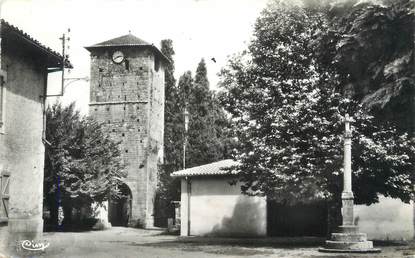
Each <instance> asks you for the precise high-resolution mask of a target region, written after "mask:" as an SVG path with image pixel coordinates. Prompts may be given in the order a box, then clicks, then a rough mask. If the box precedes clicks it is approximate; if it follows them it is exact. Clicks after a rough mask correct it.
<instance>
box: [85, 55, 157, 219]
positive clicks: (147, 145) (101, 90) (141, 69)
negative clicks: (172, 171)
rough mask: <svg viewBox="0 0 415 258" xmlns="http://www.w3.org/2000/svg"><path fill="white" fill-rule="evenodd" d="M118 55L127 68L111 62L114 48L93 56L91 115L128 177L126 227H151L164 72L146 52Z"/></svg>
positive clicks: (122, 64)
mask: <svg viewBox="0 0 415 258" xmlns="http://www.w3.org/2000/svg"><path fill="white" fill-rule="evenodd" d="M117 50H121V51H123V52H124V55H125V58H126V60H127V62H123V63H121V64H115V63H114V62H112V60H111V55H112V53H113V51H115V49H114V48H112V49H111V48H107V49H102V50H97V51H93V53H92V54H91V94H90V101H91V103H90V109H89V114H90V116H91V117H93V118H94V119H95V120H97V121H98V122H101V123H103V124H104V127H105V130H107V132H108V133H110V135H111V137H112V138H113V139H114V140H115V141H119V142H121V153H122V159H123V162H124V163H125V165H126V169H127V172H128V176H127V180H126V183H127V185H128V186H129V188H130V190H131V192H132V197H133V200H132V221H131V222H130V224H136V223H137V222H139V223H140V224H142V225H144V224H145V225H147V224H149V226H153V225H152V220H151V218H149V216H151V215H152V214H153V211H152V209H153V208H152V207H153V201H154V200H153V199H154V194H155V190H156V186H157V159H154V158H153V156H154V154H152V151H151V149H152V148H153V146H154V143H156V146H158V149H160V148H161V146H162V145H163V137H162V132H163V130H164V127H163V124H164V118H163V113H164V72H162V69H159V71H158V72H156V71H155V67H154V53H153V52H152V51H150V50H147V49H143V48H137V47H135V48H134V47H129V48H121V49H120V48H117ZM127 63H128V64H127ZM160 92H161V93H162V94H163V95H161V96H160V95H159V93H160ZM155 95H157V96H156V97H155ZM153 99H157V102H155V101H154V100H153ZM160 132H161V133H160ZM157 154H158V152H157ZM156 156H157V155H156ZM150 224H151V225H150Z"/></svg>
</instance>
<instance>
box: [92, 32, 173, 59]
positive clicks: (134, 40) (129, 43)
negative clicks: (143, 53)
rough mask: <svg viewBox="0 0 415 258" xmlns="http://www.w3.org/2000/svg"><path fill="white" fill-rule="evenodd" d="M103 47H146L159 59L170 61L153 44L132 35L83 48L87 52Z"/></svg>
mask: <svg viewBox="0 0 415 258" xmlns="http://www.w3.org/2000/svg"><path fill="white" fill-rule="evenodd" d="M105 47H147V48H150V49H151V50H153V51H154V52H156V54H157V55H159V56H160V57H161V58H163V59H164V60H165V61H167V62H169V63H170V60H169V59H168V58H167V57H166V56H165V55H164V54H163V53H162V52H161V51H160V50H159V49H158V48H157V47H156V46H154V45H153V44H150V43H147V42H146V41H144V40H142V39H140V38H138V37H136V36H134V35H132V34H127V35H124V36H121V37H117V38H113V39H110V40H106V41H104V42H101V43H98V44H95V45H92V46H89V47H85V48H86V49H87V50H88V51H91V50H93V49H98V48H105Z"/></svg>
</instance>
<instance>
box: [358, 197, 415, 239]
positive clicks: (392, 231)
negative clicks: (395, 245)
mask: <svg viewBox="0 0 415 258" xmlns="http://www.w3.org/2000/svg"><path fill="white" fill-rule="evenodd" d="M354 212H355V224H357V225H358V226H359V230H360V231H361V232H364V233H367V235H368V238H369V239H375V240H410V239H413V238H414V204H413V202H411V203H409V204H407V203H403V202H402V201H401V200H399V199H392V198H387V197H383V196H381V197H380V198H379V203H376V204H372V205H370V206H366V205H355V210H354Z"/></svg>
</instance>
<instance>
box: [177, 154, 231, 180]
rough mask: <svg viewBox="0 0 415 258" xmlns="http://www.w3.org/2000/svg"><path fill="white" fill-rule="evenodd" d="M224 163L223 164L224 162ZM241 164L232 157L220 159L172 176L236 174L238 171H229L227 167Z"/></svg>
mask: <svg viewBox="0 0 415 258" xmlns="http://www.w3.org/2000/svg"><path fill="white" fill-rule="evenodd" d="M222 163H223V164H222ZM237 165H239V162H237V161H234V160H232V159H225V160H220V161H217V162H212V163H208V164H205V165H201V166H196V167H192V168H187V169H182V170H178V171H175V172H173V173H171V174H170V176H171V177H175V178H181V177H208V176H236V175H237V173H235V172H230V171H227V170H226V168H230V167H233V166H237Z"/></svg>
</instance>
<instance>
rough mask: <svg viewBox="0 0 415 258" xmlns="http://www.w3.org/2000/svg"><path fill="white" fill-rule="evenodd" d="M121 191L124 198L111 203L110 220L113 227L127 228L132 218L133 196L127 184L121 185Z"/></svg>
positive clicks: (112, 200)
mask: <svg viewBox="0 0 415 258" xmlns="http://www.w3.org/2000/svg"><path fill="white" fill-rule="evenodd" d="M120 191H121V193H122V195H123V197H122V198H118V199H115V198H113V199H111V200H110V201H109V208H108V220H109V222H110V223H111V225H112V226H122V227H127V226H128V223H129V221H130V218H131V207H132V195H131V190H130V188H129V187H128V186H127V185H126V184H123V185H121V187H120Z"/></svg>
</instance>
